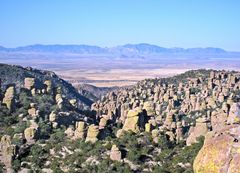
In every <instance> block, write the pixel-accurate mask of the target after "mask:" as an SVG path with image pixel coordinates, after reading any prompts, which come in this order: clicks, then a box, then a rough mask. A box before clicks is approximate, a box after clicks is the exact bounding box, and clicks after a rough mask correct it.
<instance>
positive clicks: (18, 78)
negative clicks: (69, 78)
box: [0, 64, 96, 107]
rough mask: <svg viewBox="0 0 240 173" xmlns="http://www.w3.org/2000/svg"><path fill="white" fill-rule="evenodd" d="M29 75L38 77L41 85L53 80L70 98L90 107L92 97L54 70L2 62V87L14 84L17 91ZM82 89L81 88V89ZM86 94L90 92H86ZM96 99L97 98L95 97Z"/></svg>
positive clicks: (0, 67)
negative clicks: (77, 88) (60, 76)
mask: <svg viewBox="0 0 240 173" xmlns="http://www.w3.org/2000/svg"><path fill="white" fill-rule="evenodd" d="M27 77H31V78H36V85H38V86H39V87H41V85H43V82H44V81H46V80H51V81H52V84H53V85H54V86H55V87H61V88H62V91H63V94H64V95H65V96H66V97H67V98H69V99H72V98H75V99H78V100H79V101H80V103H81V104H83V106H85V107H89V106H90V105H91V104H92V103H93V101H95V100H91V99H92V98H87V97H85V95H84V94H83V95H81V94H80V93H79V92H78V91H77V90H76V89H75V88H74V87H73V86H72V85H71V84H70V83H68V82H66V81H65V80H63V79H61V78H59V77H58V76H57V75H56V74H55V73H54V72H51V71H44V70H37V69H33V68H31V67H27V68H23V67H21V66H15V65H6V64H0V79H1V81H2V86H1V87H2V88H3V89H6V87H7V86H8V85H9V84H14V85H15V88H16V90H17V91H19V90H20V88H21V87H22V86H23V85H24V79H25V78H27ZM80 91H81V89H80ZM85 93H86V95H87V94H88V93H87V92H85ZM94 99H96V98H94Z"/></svg>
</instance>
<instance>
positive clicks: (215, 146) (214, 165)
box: [193, 125, 240, 173]
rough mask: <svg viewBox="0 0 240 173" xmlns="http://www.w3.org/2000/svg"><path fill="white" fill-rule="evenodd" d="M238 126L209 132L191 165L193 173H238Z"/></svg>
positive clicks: (239, 144) (239, 148)
mask: <svg viewBox="0 0 240 173" xmlns="http://www.w3.org/2000/svg"><path fill="white" fill-rule="evenodd" d="M239 134H240V126H236V125H235V126H228V127H225V128H223V129H222V130H221V131H218V132H209V133H208V134H207V135H206V138H205V141H204V145H203V147H202V149H201V150H200V151H199V153H198V155H197V157H196V158H195V160H194V163H193V169H194V172H195V173H203V172H212V173H218V172H219V173H225V172H227V173H238V172H239V161H240V142H239V141H240V136H239Z"/></svg>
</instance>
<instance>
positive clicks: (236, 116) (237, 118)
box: [227, 103, 240, 124]
mask: <svg viewBox="0 0 240 173" xmlns="http://www.w3.org/2000/svg"><path fill="white" fill-rule="evenodd" d="M227 123H228V124H235V123H240V103H233V104H232V106H231V108H230V110H229V116H228V119H227Z"/></svg>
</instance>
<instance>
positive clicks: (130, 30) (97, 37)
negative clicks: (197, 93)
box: [0, 0, 240, 51]
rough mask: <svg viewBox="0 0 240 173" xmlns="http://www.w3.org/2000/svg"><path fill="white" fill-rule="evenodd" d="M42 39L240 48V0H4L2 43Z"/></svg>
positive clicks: (47, 41) (0, 22)
mask: <svg viewBox="0 0 240 173" xmlns="http://www.w3.org/2000/svg"><path fill="white" fill-rule="evenodd" d="M37 43H39V44H90V45H99V46H103V47H104V46H116V45H121V44H126V43H151V44H157V45H159V46H163V47H184V48H188V47H221V48H224V49H226V50H233V51H240V0H1V1H0V45H2V46H6V47H15V46H24V45H30V44H37Z"/></svg>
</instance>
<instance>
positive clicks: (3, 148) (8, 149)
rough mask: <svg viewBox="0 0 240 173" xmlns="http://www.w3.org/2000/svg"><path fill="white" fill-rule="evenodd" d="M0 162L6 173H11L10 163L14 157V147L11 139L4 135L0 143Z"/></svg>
mask: <svg viewBox="0 0 240 173" xmlns="http://www.w3.org/2000/svg"><path fill="white" fill-rule="evenodd" d="M0 153H1V155H2V157H1V161H2V162H3V163H4V165H5V167H6V169H7V171H8V172H12V161H13V158H14V156H15V155H16V146H15V145H13V144H12V142H11V137H10V136H8V135H4V136H2V138H1V142H0Z"/></svg>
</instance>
